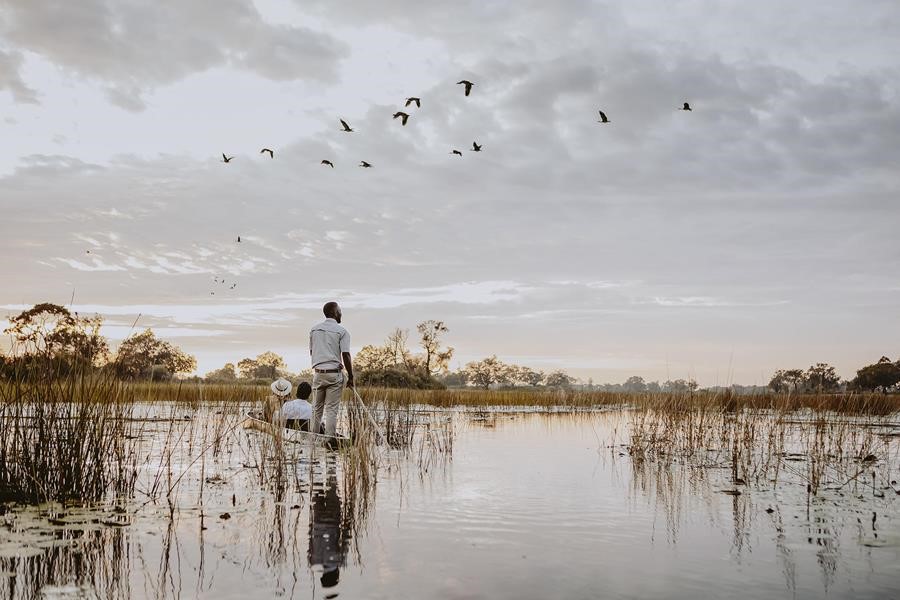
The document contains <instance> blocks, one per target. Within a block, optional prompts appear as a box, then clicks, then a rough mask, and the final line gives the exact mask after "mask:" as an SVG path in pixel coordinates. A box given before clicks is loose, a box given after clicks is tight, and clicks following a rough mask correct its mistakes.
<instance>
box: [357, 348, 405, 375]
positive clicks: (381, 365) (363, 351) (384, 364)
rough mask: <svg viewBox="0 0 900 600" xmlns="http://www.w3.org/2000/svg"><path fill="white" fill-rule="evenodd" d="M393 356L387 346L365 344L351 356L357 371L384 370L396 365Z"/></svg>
mask: <svg viewBox="0 0 900 600" xmlns="http://www.w3.org/2000/svg"><path fill="white" fill-rule="evenodd" d="M394 360H395V356H394V353H393V352H392V351H391V349H390V348H388V347H387V346H373V345H371V344H367V345H365V346H363V347H362V348H360V350H359V352H357V353H356V356H354V357H353V366H354V368H355V369H356V370H358V371H384V370H385V369H391V368H394V367H396V366H397V364H396V363H395V362H394Z"/></svg>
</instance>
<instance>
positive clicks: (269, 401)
mask: <svg viewBox="0 0 900 600" xmlns="http://www.w3.org/2000/svg"><path fill="white" fill-rule="evenodd" d="M293 387H294V386H293V385H292V384H291V382H290V381H288V380H287V379H285V378H284V377H281V378H279V379H277V380H276V381H273V382H272V385H271V388H272V395H271V396H269V397H268V398H266V400H265V401H264V402H263V414H262V418H263V420H264V421H268V422H269V423H272V421H273V419H274V417H275V414H276V413H277V412H278V411H279V410H281V406H282V403H283V402H284V401H285V400H287V398H288V396H290V395H291V388H293Z"/></svg>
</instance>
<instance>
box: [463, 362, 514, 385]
mask: <svg viewBox="0 0 900 600" xmlns="http://www.w3.org/2000/svg"><path fill="white" fill-rule="evenodd" d="M464 372H465V374H466V378H467V379H468V381H469V382H470V383H472V384H473V385H475V386H478V387H480V388H484V389H488V388H489V387H491V386H492V385H495V384H498V385H502V384H503V383H506V382H508V381H509V380H510V369H509V366H508V365H506V364H504V363H503V361H501V360H500V359H498V358H497V356H496V355H494V356H490V357H488V358H485V359H483V360H480V361H477V362H470V363H468V364H467V365H466V368H465V369H464Z"/></svg>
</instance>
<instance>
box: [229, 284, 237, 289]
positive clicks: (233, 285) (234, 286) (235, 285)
mask: <svg viewBox="0 0 900 600" xmlns="http://www.w3.org/2000/svg"><path fill="white" fill-rule="evenodd" d="M236 287H237V284H236V283H232V284H231V287H230V288H228V289H229V290H233V289H234V288H236Z"/></svg>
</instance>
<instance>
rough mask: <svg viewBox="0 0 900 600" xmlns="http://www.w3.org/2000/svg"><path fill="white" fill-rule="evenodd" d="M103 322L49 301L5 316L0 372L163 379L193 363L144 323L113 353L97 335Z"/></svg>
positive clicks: (194, 362)
mask: <svg viewBox="0 0 900 600" xmlns="http://www.w3.org/2000/svg"><path fill="white" fill-rule="evenodd" d="M102 325H103V319H102V318H101V317H100V316H99V315H95V316H90V317H88V316H83V315H79V314H78V313H77V312H71V311H70V310H69V309H67V308H65V307H64V306H60V305H58V304H51V303H49V302H45V303H43V304H36V305H35V306H33V307H32V308H30V309H28V310H25V311H23V312H22V313H20V314H19V315H16V316H15V317H11V318H10V319H9V326H8V327H7V328H6V329H5V330H4V333H5V334H7V335H9V336H10V337H11V338H12V353H11V354H10V355H8V356H5V355H2V354H0V375H2V376H3V377H7V378H14V377H21V378H28V377H46V376H48V375H51V376H66V375H68V374H71V373H74V372H83V371H84V370H86V369H89V370H98V371H106V372H111V373H113V374H114V375H115V376H116V377H119V378H121V379H158V380H167V379H171V378H172V377H175V376H178V375H186V374H188V373H191V372H193V371H194V370H195V369H196V368H197V359H196V358H194V357H193V356H191V355H190V354H187V353H186V352H184V351H183V350H181V348H179V347H178V346H175V345H174V344H171V343H169V342H167V341H164V340H161V339H159V338H157V337H156V334H154V333H153V331H152V330H151V329H149V328H147V329H145V330H143V331H139V332H136V333H134V334H132V335H130V336H128V337H127V338H125V340H123V341H122V343H121V344H119V347H118V349H117V350H116V352H115V353H113V352H111V351H110V348H109V342H108V341H107V340H106V338H105V337H103V336H102V335H100V327H101V326H102Z"/></svg>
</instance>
